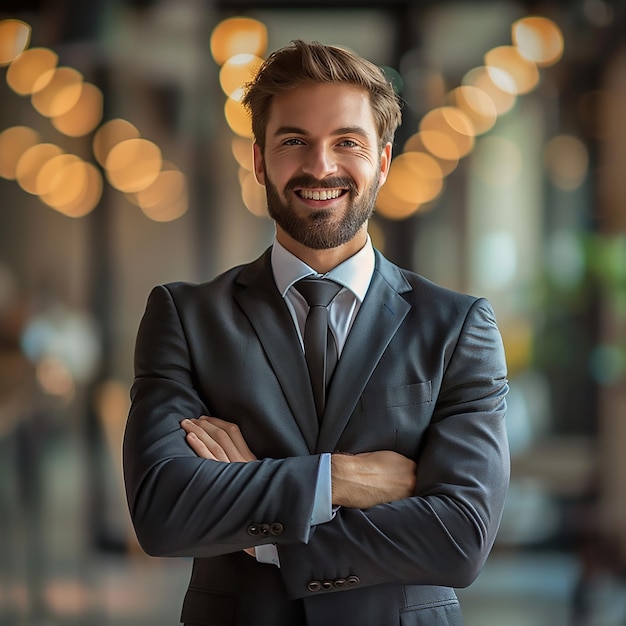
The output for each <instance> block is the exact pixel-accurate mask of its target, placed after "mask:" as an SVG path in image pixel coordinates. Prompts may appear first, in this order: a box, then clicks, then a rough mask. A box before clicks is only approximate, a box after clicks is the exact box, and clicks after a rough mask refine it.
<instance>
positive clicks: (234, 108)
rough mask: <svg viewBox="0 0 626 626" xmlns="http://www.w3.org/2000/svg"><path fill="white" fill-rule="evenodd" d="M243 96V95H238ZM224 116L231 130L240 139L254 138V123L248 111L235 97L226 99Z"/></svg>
mask: <svg viewBox="0 0 626 626" xmlns="http://www.w3.org/2000/svg"><path fill="white" fill-rule="evenodd" d="M236 95H241V94H236ZM224 116H225V117H226V122H227V123H228V126H229V127H230V129H231V130H232V131H233V132H234V133H235V134H236V135H239V136H240V137H247V138H252V123H251V121H250V116H249V115H248V111H246V109H245V108H244V106H243V104H241V102H240V101H239V100H238V99H236V98H235V97H230V98H227V99H226V104H225V105H224Z"/></svg>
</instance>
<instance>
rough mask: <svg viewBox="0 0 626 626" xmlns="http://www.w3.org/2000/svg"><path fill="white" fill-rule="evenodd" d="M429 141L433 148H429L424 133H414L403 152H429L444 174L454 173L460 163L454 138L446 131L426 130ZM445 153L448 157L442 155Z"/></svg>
mask: <svg viewBox="0 0 626 626" xmlns="http://www.w3.org/2000/svg"><path fill="white" fill-rule="evenodd" d="M425 134H426V136H427V137H428V140H427V141H428V143H429V144H430V145H431V146H432V148H433V150H434V152H433V150H429V149H428V148H427V147H426V145H425V143H424V141H423V137H422V135H423V133H420V132H417V133H413V135H411V136H410V137H409V138H408V139H407V140H406V143H405V144H404V146H403V148H402V152H429V153H430V154H431V155H432V156H433V157H434V158H435V159H436V161H437V163H438V164H439V167H440V168H441V173H442V174H443V176H447V175H448V174H450V173H452V172H453V171H454V170H455V169H456V167H457V165H458V164H459V157H458V149H457V147H456V144H455V143H454V141H452V139H451V138H450V137H449V136H448V135H446V134H445V133H437V131H426V133H425ZM440 154H445V155H447V157H442V156H440Z"/></svg>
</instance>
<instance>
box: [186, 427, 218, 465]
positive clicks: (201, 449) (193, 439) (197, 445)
mask: <svg viewBox="0 0 626 626" xmlns="http://www.w3.org/2000/svg"><path fill="white" fill-rule="evenodd" d="M185 440H186V441H187V443H188V444H189V447H190V448H191V449H192V450H193V451H194V452H195V453H196V455H197V456H199V457H200V458H201V459H212V460H213V461H217V460H218V459H217V458H216V457H215V455H213V454H212V453H211V451H210V450H209V449H208V448H207V447H206V445H205V444H204V443H203V442H202V441H200V439H199V437H198V435H196V433H193V432H190V433H187V434H186V435H185Z"/></svg>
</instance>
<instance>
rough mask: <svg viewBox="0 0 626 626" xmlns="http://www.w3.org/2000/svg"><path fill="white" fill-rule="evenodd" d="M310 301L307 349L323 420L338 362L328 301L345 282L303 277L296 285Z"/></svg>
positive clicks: (318, 408) (317, 406) (306, 326)
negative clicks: (330, 325) (329, 389)
mask: <svg viewBox="0 0 626 626" xmlns="http://www.w3.org/2000/svg"><path fill="white" fill-rule="evenodd" d="M294 286H295V288H296V289H297V290H298V291H299V292H300V293H301V294H302V296H303V297H304V299H305V300H306V301H307V304H308V305H309V312H308V314H307V317H306V323H305V326H304V353H305V356H306V363H307V366H308V368H309V376H310V377H311V384H312V386H313V396H314V398H315V407H316V409H317V417H318V419H319V420H321V419H322V416H323V415H324V409H325V407H326V389H327V386H328V383H329V382H330V379H331V377H332V374H333V371H334V369H335V365H337V345H336V344H335V338H334V336H333V333H332V331H331V330H330V328H329V326H328V305H329V304H330V303H331V302H332V301H333V299H334V298H335V296H336V295H337V294H338V293H339V292H340V291H341V285H338V284H337V283H334V282H333V281H331V280H324V279H322V278H303V279H302V280H299V281H298V282H297V283H296V284H295V285H294Z"/></svg>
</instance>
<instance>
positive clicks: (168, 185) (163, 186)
mask: <svg viewBox="0 0 626 626" xmlns="http://www.w3.org/2000/svg"><path fill="white" fill-rule="evenodd" d="M163 167H164V169H163V170H162V171H161V172H160V173H159V175H158V176H157V178H156V180H155V181H154V183H152V185H150V186H149V187H148V188H146V189H144V190H143V191H140V192H138V193H137V194H135V199H136V202H137V204H138V205H139V207H140V208H141V210H142V211H143V213H144V214H145V215H146V217H148V218H150V219H151V220H153V221H155V222H172V221H174V220H176V219H178V218H179V217H182V216H183V215H184V214H185V213H186V212H187V210H188V208H189V194H188V191H187V178H186V176H185V175H184V174H183V173H182V172H181V171H180V170H179V169H178V168H177V167H176V166H174V165H172V164H171V163H166V164H164V166H163ZM165 168H169V169H165Z"/></svg>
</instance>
